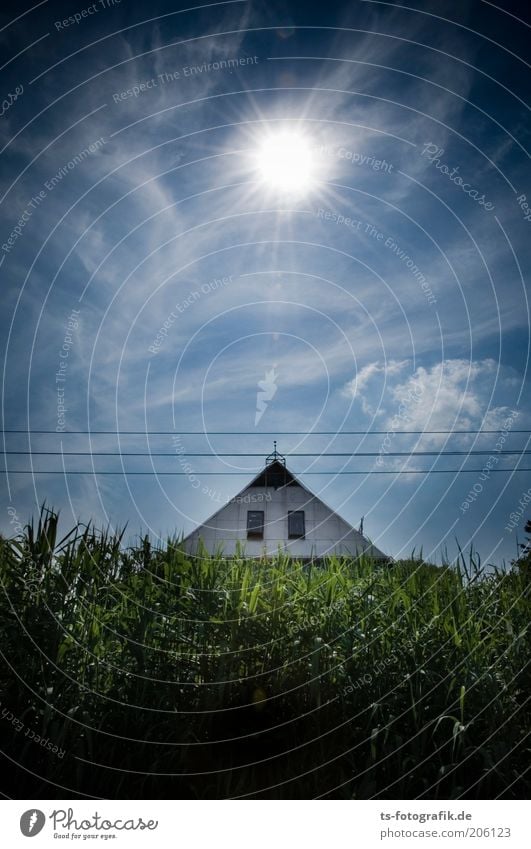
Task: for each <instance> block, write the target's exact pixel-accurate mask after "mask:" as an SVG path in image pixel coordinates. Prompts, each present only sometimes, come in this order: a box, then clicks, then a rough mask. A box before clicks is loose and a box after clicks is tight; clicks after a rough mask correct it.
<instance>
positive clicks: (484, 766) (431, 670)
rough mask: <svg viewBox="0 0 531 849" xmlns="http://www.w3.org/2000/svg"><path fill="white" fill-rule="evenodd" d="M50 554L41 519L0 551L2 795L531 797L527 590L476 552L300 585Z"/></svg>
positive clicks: (135, 558)
mask: <svg viewBox="0 0 531 849" xmlns="http://www.w3.org/2000/svg"><path fill="white" fill-rule="evenodd" d="M56 535H57V516H56V515H55V514H53V513H48V512H46V511H43V513H42V514H41V517H40V519H39V522H38V524H37V525H36V526H33V525H30V526H28V528H27V529H26V532H25V535H24V536H23V537H19V538H18V539H16V540H0V580H1V595H0V598H1V605H2V615H1V621H0V638H1V642H0V645H1V651H2V656H3V661H2V666H1V678H0V684H1V696H0V698H1V708H2V718H1V720H0V735H1V739H2V749H3V751H4V752H5V756H6V757H7V758H9V759H10V760H8V761H7V762H5V764H4V765H5V766H6V765H7V766H8V768H9V774H10V785H9V787H10V789H9V793H10V795H11V796H15V797H18V798H65V796H66V797H70V796H75V795H78V796H85V795H93V796H98V797H109V798H140V797H144V798H226V797H235V796H242V795H247V794H249V795H251V796H254V797H257V798H272V797H274V798H312V797H316V796H321V795H325V796H326V797H327V798H362V799H366V798H371V797H378V798H404V799H406V798H417V797H423V798H441V799H444V798H457V797H459V796H464V797H466V798H476V797H477V798H493V797H495V796H502V797H504V798H519V797H523V796H525V795H526V793H527V792H528V788H527V787H526V785H525V780H524V778H523V774H524V772H525V767H526V764H527V763H528V760H529V753H528V752H526V750H525V745H524V744H525V733H526V728H527V726H528V716H527V715H526V696H525V692H526V689H528V683H529V682H528V680H527V679H526V678H525V670H526V664H527V659H528V654H529V645H528V640H527V637H526V624H527V621H528V618H529V606H528V599H527V598H526V580H527V579H526V576H525V574H524V573H523V572H522V573H520V572H519V571H518V570H515V569H513V570H511V571H500V570H495V569H494V570H489V571H488V572H485V573H484V572H482V570H481V566H480V563H479V560H478V558H477V557H476V556H474V555H473V554H470V555H469V556H468V558H466V557H465V556H464V555H462V556H461V557H460V559H459V562H458V563H456V564H452V565H447V566H443V567H436V566H433V565H430V564H426V563H424V562H423V561H422V559H421V558H413V559H411V560H409V561H403V562H399V563H396V564H393V565H392V566H381V565H377V564H374V563H372V562H371V561H370V560H368V559H360V560H357V561H355V562H353V561H348V560H340V559H337V558H331V559H330V560H328V561H327V562H326V563H324V564H322V565H320V566H315V565H314V566H302V565H301V564H298V563H297V562H296V561H294V560H291V559H289V558H284V557H278V558H277V559H276V560H275V561H274V562H265V561H264V562H255V561H251V560H248V559H245V558H244V557H243V556H242V557H238V558H236V559H232V560H227V559H224V558H223V557H222V556H215V557H208V556H205V557H202V558H190V557H188V556H187V555H186V554H185V553H184V552H183V551H182V549H181V547H180V545H179V542H178V541H176V540H169V541H168V543H167V545H165V546H164V547H163V548H155V547H153V546H152V545H151V544H150V541H149V540H148V539H147V538H144V539H142V540H141V541H140V543H139V544H138V545H137V546H136V547H134V548H127V549H126V548H125V547H124V546H123V543H122V539H121V537H120V536H112V535H109V534H106V533H104V532H103V533H97V532H96V531H95V530H94V529H92V528H82V527H77V528H75V529H74V530H73V531H72V532H71V533H70V534H69V535H68V537H66V538H65V539H63V540H61V541H58V540H57V539H56ZM11 714H12V715H13V717H14V719H13V720H11V719H10V716H11ZM15 720H17V721H18V722H19V723H22V724H23V726H24V727H23V728H22V729H21V730H18V731H17V730H16V728H15V725H14V723H15ZM26 729H30V732H27V731H26ZM32 733H37V734H39V735H40V736H41V737H42V738H44V739H49V740H50V742H51V743H53V744H54V745H56V746H57V747H58V748H59V749H60V750H62V751H64V753H65V754H64V756H63V757H58V756H57V755H54V754H52V753H51V752H49V751H48V750H45V749H44V748H43V747H42V746H40V745H38V744H37V743H36V742H35V741H34V740H31V739H29V737H30V736H31V734H32Z"/></svg>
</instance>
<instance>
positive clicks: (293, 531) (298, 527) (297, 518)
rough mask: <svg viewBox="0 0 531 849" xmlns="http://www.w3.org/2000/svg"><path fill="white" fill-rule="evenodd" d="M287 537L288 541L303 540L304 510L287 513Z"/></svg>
mask: <svg viewBox="0 0 531 849" xmlns="http://www.w3.org/2000/svg"><path fill="white" fill-rule="evenodd" d="M288 537H289V539H304V510H290V511H289V512H288Z"/></svg>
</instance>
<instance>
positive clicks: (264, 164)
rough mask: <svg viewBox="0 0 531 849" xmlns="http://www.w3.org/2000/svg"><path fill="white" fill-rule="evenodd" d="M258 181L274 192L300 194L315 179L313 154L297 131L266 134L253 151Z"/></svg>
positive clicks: (308, 144) (309, 187)
mask: <svg viewBox="0 0 531 849" xmlns="http://www.w3.org/2000/svg"><path fill="white" fill-rule="evenodd" d="M256 166H257V171H258V174H259V176H260V179H261V181H262V182H263V183H264V184H265V185H266V186H269V187H270V188H272V189H274V190H276V191H277V192H287V193H290V194H293V193H295V194H302V193H304V192H307V191H309V190H310V189H311V188H312V186H313V185H314V183H315V176H316V173H315V172H316V167H315V156H314V153H313V150H312V145H311V144H310V142H309V140H308V139H307V138H306V137H305V136H304V135H303V134H302V133H300V132H296V131H293V130H283V131H279V132H277V133H272V134H271V135H268V136H267V138H266V139H264V141H263V142H262V143H261V144H260V146H259V148H258V151H257V154H256Z"/></svg>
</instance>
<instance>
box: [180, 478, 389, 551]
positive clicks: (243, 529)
mask: <svg viewBox="0 0 531 849" xmlns="http://www.w3.org/2000/svg"><path fill="white" fill-rule="evenodd" d="M248 510H263V511H264V513H265V516H264V521H265V527H264V539H263V540H248V539H247V511H248ZM289 510H304V518H305V524H306V538H305V539H302V540H299V539H295V540H290V539H288V518H287V516H288V511H289ZM199 538H201V539H202V541H203V543H204V544H205V545H206V547H207V550H208V551H210V552H213V551H215V550H216V549H218V548H220V547H221V548H222V549H223V552H224V553H225V554H226V555H228V556H230V555H232V554H235V552H236V544H237V541H238V540H239V541H240V544H243V546H244V548H245V553H246V554H247V555H249V556H250V557H259V556H261V555H263V554H264V553H265V554H271V555H274V554H276V553H277V552H278V549H279V547H280V549H282V550H283V551H287V552H289V553H290V554H292V555H294V556H297V557H321V556H324V555H325V554H332V553H336V554H356V553H361V551H363V550H364V549H366V548H367V546H368V542H367V540H365V539H364V538H363V537H362V536H361V534H359V533H358V532H357V531H355V530H354V529H353V528H351V527H350V525H349V524H348V523H347V522H345V521H344V520H343V519H341V517H340V516H338V515H337V514H336V513H334V512H333V511H332V510H330V509H329V508H328V507H327V506H326V505H325V504H323V502H322V501H320V500H319V499H318V498H317V497H316V496H314V495H312V494H311V493H309V492H308V491H307V490H305V489H304V488H303V487H301V486H286V487H282V488H280V489H277V490H275V489H273V488H272V487H253V486H249V487H248V488H247V489H245V490H243V492H242V493H240V495H239V496H236V498H234V499H232V500H231V501H230V502H229V503H228V504H226V505H225V506H224V507H222V508H221V510H219V511H218V513H216V514H214V516H212V517H211V518H210V519H209V521H208V523H205V524H203V525H201V526H200V527H199V528H197V529H196V530H195V531H194V532H193V533H191V534H190V535H189V536H188V537H186V539H185V540H184V544H185V547H186V550H187V551H190V552H191V553H193V552H194V551H195V550H196V549H197V544H198V541H199ZM374 553H375V554H376V556H381V557H384V555H383V554H382V553H381V552H378V550H377V549H374Z"/></svg>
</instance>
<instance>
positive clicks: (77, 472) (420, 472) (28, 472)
mask: <svg viewBox="0 0 531 849" xmlns="http://www.w3.org/2000/svg"><path fill="white" fill-rule="evenodd" d="M483 471H484V469H395V470H389V471H388V470H381V469H367V470H365V471H360V470H356V471H349V470H341V471H337V472H333V471H329V472H323V471H317V472H310V471H308V472H306V471H302V472H294V474H296V475H300V476H301V477H302V476H303V475H333V476H334V477H338V476H339V475H369V476H372V475H462V474H473V473H476V474H479V473H481V472H483ZM493 472H531V469H522V468H519V467H517V468H514V469H489V473H493ZM249 473H252V470H251V469H247V470H244V471H241V472H203V471H197V472H192V474H193V475H194V476H195V477H196V478H198V476H202V477H212V476H214V475H216V476H217V475H223V476H225V477H231V476H238V477H242V476H243V475H248V474H249ZM0 474H9V475H124V476H126V477H129V476H131V475H156V476H157V477H163V476H164V477H179V476H182V477H188V476H189V475H190V473H189V472H157V471H149V472H128V471H123V470H122V471H114V472H111V471H97V470H95V469H88V470H87V471H82V470H73V471H68V470H67V469H65V470H64V471H56V470H53V471H46V470H45V469H36V470H32V469H0Z"/></svg>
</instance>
